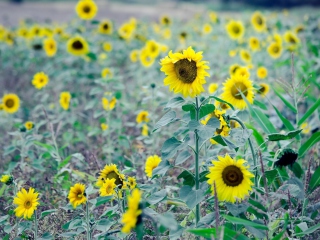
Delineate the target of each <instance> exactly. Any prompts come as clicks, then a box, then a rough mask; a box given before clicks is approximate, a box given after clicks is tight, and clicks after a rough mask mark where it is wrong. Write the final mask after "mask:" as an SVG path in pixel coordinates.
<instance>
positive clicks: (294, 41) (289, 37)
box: [283, 31, 300, 51]
mask: <svg viewBox="0 0 320 240" xmlns="http://www.w3.org/2000/svg"><path fill="white" fill-rule="evenodd" d="M283 38H284V40H285V41H286V42H287V43H288V44H290V45H289V46H288V49H289V50H290V51H293V50H294V49H296V48H297V47H298V45H299V43H300V39H299V37H298V36H297V35H296V34H295V33H294V32H292V31H287V32H285V34H284V36H283Z"/></svg>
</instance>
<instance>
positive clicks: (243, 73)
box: [235, 67, 250, 79]
mask: <svg viewBox="0 0 320 240" xmlns="http://www.w3.org/2000/svg"><path fill="white" fill-rule="evenodd" d="M235 75H236V76H237V75H239V76H243V77H245V78H248V79H249V78H250V72H249V69H248V68H247V67H240V68H238V69H237V71H236V74H235Z"/></svg>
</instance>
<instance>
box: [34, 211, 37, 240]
mask: <svg viewBox="0 0 320 240" xmlns="http://www.w3.org/2000/svg"><path fill="white" fill-rule="evenodd" d="M34 239H35V240H37V239H38V219H37V211H35V212H34Z"/></svg>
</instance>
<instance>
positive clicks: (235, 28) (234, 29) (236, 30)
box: [232, 25, 240, 34]
mask: <svg viewBox="0 0 320 240" xmlns="http://www.w3.org/2000/svg"><path fill="white" fill-rule="evenodd" d="M232 30H233V32H234V33H236V34H238V33H239V32H240V28H239V27H238V26H236V25H235V26H233V28H232Z"/></svg>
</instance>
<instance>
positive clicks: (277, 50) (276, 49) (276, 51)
mask: <svg viewBox="0 0 320 240" xmlns="http://www.w3.org/2000/svg"><path fill="white" fill-rule="evenodd" d="M272 50H273V52H274V53H278V52H279V51H280V48H279V47H278V46H274V47H273V49H272Z"/></svg>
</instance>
